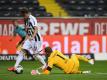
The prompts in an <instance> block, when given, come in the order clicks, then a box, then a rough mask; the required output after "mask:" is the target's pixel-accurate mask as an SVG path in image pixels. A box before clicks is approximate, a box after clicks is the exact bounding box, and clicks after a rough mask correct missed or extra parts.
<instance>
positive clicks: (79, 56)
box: [76, 55, 89, 62]
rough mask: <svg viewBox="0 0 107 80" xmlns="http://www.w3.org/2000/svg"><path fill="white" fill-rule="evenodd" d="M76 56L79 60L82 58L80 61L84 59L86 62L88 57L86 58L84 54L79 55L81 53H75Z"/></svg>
mask: <svg viewBox="0 0 107 80" xmlns="http://www.w3.org/2000/svg"><path fill="white" fill-rule="evenodd" d="M76 56H77V57H78V59H79V60H82V61H85V62H88V61H89V60H88V58H86V57H85V56H81V55H76Z"/></svg>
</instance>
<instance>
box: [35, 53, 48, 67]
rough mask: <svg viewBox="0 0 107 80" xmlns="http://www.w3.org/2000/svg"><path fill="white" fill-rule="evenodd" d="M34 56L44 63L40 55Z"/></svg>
mask: <svg viewBox="0 0 107 80" xmlns="http://www.w3.org/2000/svg"><path fill="white" fill-rule="evenodd" d="M36 58H37V59H38V60H39V61H40V62H41V63H42V64H43V65H46V63H45V61H44V59H43V58H42V56H40V55H36Z"/></svg>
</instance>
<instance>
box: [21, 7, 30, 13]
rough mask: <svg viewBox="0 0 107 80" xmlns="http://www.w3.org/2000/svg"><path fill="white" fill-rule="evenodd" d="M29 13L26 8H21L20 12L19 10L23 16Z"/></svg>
mask: <svg viewBox="0 0 107 80" xmlns="http://www.w3.org/2000/svg"><path fill="white" fill-rule="evenodd" d="M29 12H30V11H29V10H28V8H23V9H22V10H21V13H22V14H25V13H29Z"/></svg>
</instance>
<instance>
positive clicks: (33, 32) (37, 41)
mask: <svg viewBox="0 0 107 80" xmlns="http://www.w3.org/2000/svg"><path fill="white" fill-rule="evenodd" d="M21 14H22V16H23V17H24V22H25V30H26V33H27V35H26V39H25V40H24V42H23V45H22V50H21V51H20V52H19V55H18V58H17V60H16V63H15V65H14V67H11V68H9V69H8V70H9V71H14V70H15V68H16V67H17V66H18V65H19V64H20V62H21V61H22V60H23V56H24V53H27V55H29V56H31V57H32V58H33V59H35V58H37V59H38V60H39V61H40V62H41V63H42V64H43V66H42V67H43V69H44V68H45V66H46V63H45V61H44V59H43V58H42V56H40V54H39V53H40V51H41V50H42V49H41V47H42V39H41V35H40V33H39V29H38V25H37V20H36V18H35V17H34V16H32V15H31V13H30V12H29V10H28V9H27V8H23V9H22V11H21Z"/></svg>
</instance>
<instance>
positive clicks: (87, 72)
mask: <svg viewBox="0 0 107 80" xmlns="http://www.w3.org/2000/svg"><path fill="white" fill-rule="evenodd" d="M82 73H83V74H89V73H91V71H82Z"/></svg>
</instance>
